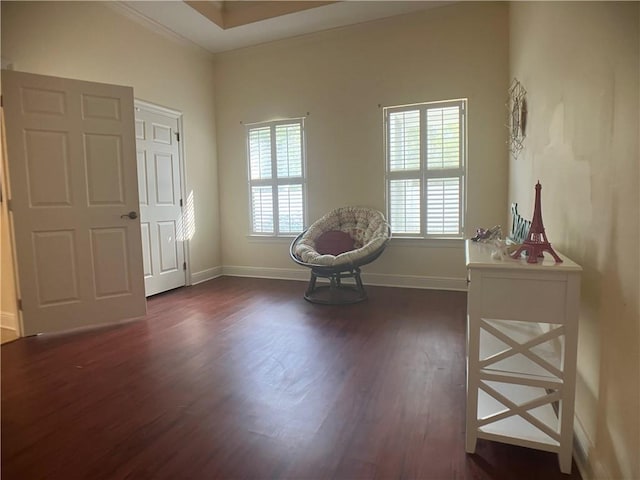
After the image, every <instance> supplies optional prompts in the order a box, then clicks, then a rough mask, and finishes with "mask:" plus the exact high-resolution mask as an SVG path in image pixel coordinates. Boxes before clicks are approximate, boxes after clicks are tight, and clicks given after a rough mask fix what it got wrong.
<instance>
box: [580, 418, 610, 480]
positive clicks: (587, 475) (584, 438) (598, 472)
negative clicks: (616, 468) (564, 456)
mask: <svg viewBox="0 0 640 480" xmlns="http://www.w3.org/2000/svg"><path fill="white" fill-rule="evenodd" d="M593 450H594V446H593V442H592V441H591V439H590V438H589V435H588V434H587V432H586V430H585V429H584V427H583V426H582V422H581V421H580V419H579V418H578V416H577V415H575V416H574V419H573V459H574V460H575V461H576V465H577V466H578V471H579V472H580V476H581V477H582V480H595V479H597V478H612V477H611V475H610V474H609V472H608V471H607V469H606V468H605V467H604V465H602V463H600V462H599V461H597V460H596V459H593V458H591V453H592V452H593Z"/></svg>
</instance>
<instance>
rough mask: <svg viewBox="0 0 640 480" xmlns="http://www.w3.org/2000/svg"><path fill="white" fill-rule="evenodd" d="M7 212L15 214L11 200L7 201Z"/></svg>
mask: <svg viewBox="0 0 640 480" xmlns="http://www.w3.org/2000/svg"><path fill="white" fill-rule="evenodd" d="M7 210H9V211H10V212H13V202H12V201H11V199H10V198H8V199H7Z"/></svg>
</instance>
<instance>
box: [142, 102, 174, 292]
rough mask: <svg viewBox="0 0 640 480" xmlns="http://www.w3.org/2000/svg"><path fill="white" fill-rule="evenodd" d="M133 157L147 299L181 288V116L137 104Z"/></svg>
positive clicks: (143, 104) (145, 104)
mask: <svg viewBox="0 0 640 480" xmlns="http://www.w3.org/2000/svg"><path fill="white" fill-rule="evenodd" d="M135 105H136V112H135V115H136V152H137V164H138V190H139V195H140V227H141V232H142V257H143V264H144V284H145V291H146V295H147V296H149V295H154V294H156V293H160V292H164V291H166V290H170V289H173V288H177V287H181V286H184V285H185V279H186V276H185V269H186V265H185V263H184V261H185V260H184V258H185V255H184V241H185V225H184V224H183V221H182V219H183V215H182V212H183V205H182V203H183V202H182V195H181V183H182V180H181V169H180V150H179V143H178V134H179V128H178V127H179V125H178V121H179V114H177V113H175V114H174V113H172V112H170V111H168V110H167V111H165V110H164V109H161V108H158V107H155V106H153V105H149V104H147V103H145V102H141V101H136V104H135Z"/></svg>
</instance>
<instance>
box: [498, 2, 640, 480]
mask: <svg viewBox="0 0 640 480" xmlns="http://www.w3.org/2000/svg"><path fill="white" fill-rule="evenodd" d="M639 7H640V4H638V3H631V2H629V3H616V2H611V3H608V2H607V3H568V4H567V3H521V2H514V3H512V4H511V6H510V32H511V33H510V47H511V50H510V64H511V75H512V76H515V77H517V78H518V79H519V80H520V81H521V82H522V83H523V84H524V87H525V88H526V89H527V91H528V95H527V99H528V110H529V124H528V133H527V138H526V140H525V148H524V150H523V152H522V153H521V155H520V157H519V158H518V159H517V160H511V162H510V181H509V198H510V200H512V201H517V202H519V203H520V204H521V205H522V208H521V212H522V213H523V214H525V215H529V216H530V213H528V212H530V209H531V208H532V205H533V203H532V202H533V195H534V184H535V182H536V181H537V180H538V179H540V182H541V183H542V185H543V189H542V207H543V219H544V225H545V228H546V233H547V236H548V238H549V240H550V241H551V242H552V243H553V244H554V245H555V246H556V247H557V248H558V249H559V250H561V251H563V252H564V253H566V254H567V255H568V256H569V257H571V258H572V259H574V260H575V261H577V262H578V263H580V264H582V266H583V268H584V273H583V277H582V279H583V285H582V306H581V318H580V337H579V352H578V370H579V375H578V376H579V378H578V385H577V399H576V415H577V420H578V421H577V422H576V427H577V431H578V434H579V436H578V438H579V440H581V442H582V443H583V444H584V446H585V448H586V450H587V452H586V453H587V455H588V469H589V470H590V471H591V474H592V475H594V478H611V479H613V478H615V479H622V478H625V479H627V478H628V479H632V478H640V463H639V462H640V455H638V452H640V400H639V395H640V373H639V372H640V356H639V345H640V319H639V306H638V304H639V296H640V285H639V281H638V275H639V273H638V272H639V271H640V263H639V258H638V256H639V250H640V249H639V247H638V245H639V241H640V236H639V231H638V229H639V226H638V223H639V218H638V217H639V214H638V212H639V207H640V200H639V197H638V189H639V187H640V185H639V171H638V165H639V163H640V160H639V150H638V136H639V127H640V125H639V121H638V112H639V98H638V96H639V91H640V84H639V81H638V77H639V70H640V65H639V55H640V52H639V41H640V38H639V36H638V25H639V23H640V11H639Z"/></svg>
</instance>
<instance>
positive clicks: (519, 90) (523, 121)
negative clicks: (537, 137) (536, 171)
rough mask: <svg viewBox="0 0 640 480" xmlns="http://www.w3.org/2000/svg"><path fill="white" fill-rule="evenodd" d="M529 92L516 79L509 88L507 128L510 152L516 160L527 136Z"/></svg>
mask: <svg viewBox="0 0 640 480" xmlns="http://www.w3.org/2000/svg"><path fill="white" fill-rule="evenodd" d="M526 95H527V91H526V90H525V89H524V87H523V86H522V84H521V83H520V82H519V81H518V79H516V78H514V79H513V82H511V86H510V87H509V100H508V101H507V110H508V112H509V115H508V121H507V128H508V129H509V140H508V142H507V143H508V145H509V151H510V152H511V153H512V154H513V157H514V158H518V154H519V153H520V151H521V150H522V148H523V142H524V139H525V137H526V136H527V133H526V127H527V98H526Z"/></svg>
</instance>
